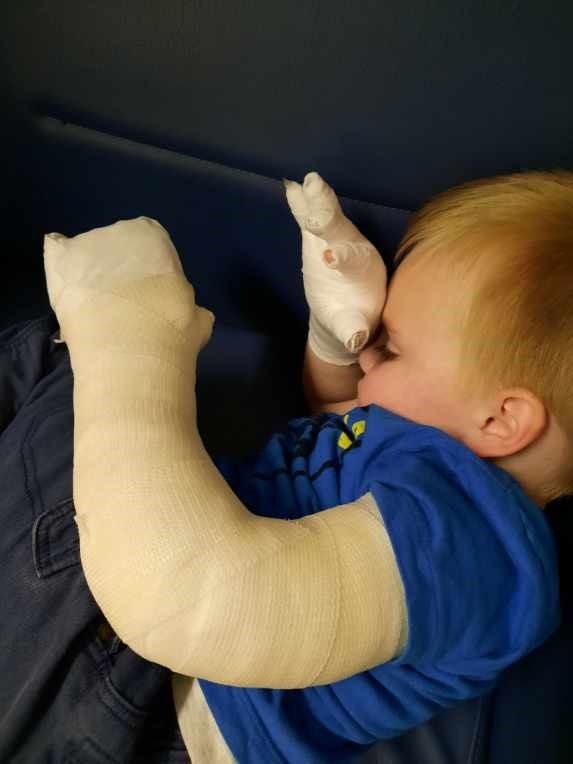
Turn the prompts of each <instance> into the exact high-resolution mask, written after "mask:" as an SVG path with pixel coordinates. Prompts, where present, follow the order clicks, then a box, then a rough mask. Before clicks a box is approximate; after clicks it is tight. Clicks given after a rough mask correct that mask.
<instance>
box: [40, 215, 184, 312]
mask: <svg viewBox="0 0 573 764" xmlns="http://www.w3.org/2000/svg"><path fill="white" fill-rule="evenodd" d="M44 268H45V272H46V284H47V289H48V296H49V299H50V304H51V305H52V308H53V309H54V311H55V312H56V314H57V313H58V308H59V307H61V303H62V298H63V295H64V292H65V291H66V290H67V287H69V286H72V285H73V287H74V288H75V302H76V304H75V305H74V306H73V307H75V308H77V307H79V304H80V303H81V301H82V299H81V294H82V292H83V293H84V294H86V293H87V292H89V291H90V290H91V291H93V290H98V291H100V292H105V291H106V290H110V289H111V288H112V287H114V286H116V285H120V284H123V283H126V282H128V281H133V280H136V279H140V278H145V277H147V276H153V275H159V274H164V273H179V274H183V267H182V265H181V261H180V259H179V255H178V253H177V250H176V249H175V246H174V245H173V242H172V241H171V238H170V236H169V234H168V233H167V231H166V230H165V228H163V226H162V225H161V224H160V223H159V222H158V221H156V220H153V219H152V218H148V217H144V216H141V217H138V218H134V219H132V220H119V221H117V222H116V223H113V224H112V225H108V226H104V227H101V228H93V229H92V230H90V231H87V232H85V233H81V234H78V235H77V236H73V237H70V238H68V237H67V236H64V235H63V234H60V233H50V234H47V235H46V236H45V237H44ZM67 291H69V290H67Z"/></svg>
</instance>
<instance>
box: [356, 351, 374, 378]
mask: <svg viewBox="0 0 573 764" xmlns="http://www.w3.org/2000/svg"><path fill="white" fill-rule="evenodd" d="M358 365H359V366H360V368H361V369H362V371H363V372H364V373H365V374H367V373H368V372H369V371H370V369H371V368H372V367H373V366H375V365H376V349H375V348H374V347H372V346H370V347H367V348H364V350H362V351H361V352H360V353H359V354H358Z"/></svg>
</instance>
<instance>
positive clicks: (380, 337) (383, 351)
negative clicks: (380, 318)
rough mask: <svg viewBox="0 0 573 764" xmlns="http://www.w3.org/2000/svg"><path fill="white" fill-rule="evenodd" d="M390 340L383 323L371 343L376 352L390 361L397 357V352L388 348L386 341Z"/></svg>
mask: <svg viewBox="0 0 573 764" xmlns="http://www.w3.org/2000/svg"><path fill="white" fill-rule="evenodd" d="M389 341H390V339H389V337H388V332H387V331H386V328H385V327H384V325H381V327H380V329H379V332H378V334H377V336H376V338H375V340H374V342H373V343H372V345H373V348H374V349H375V350H376V352H377V353H379V354H380V355H381V356H382V357H383V358H384V360H385V361H391V360H393V359H394V358H398V357H399V356H398V354H397V353H394V352H393V351H392V350H389V349H388V347H387V346H388V342H389Z"/></svg>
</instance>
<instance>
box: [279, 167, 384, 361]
mask: <svg viewBox="0 0 573 764" xmlns="http://www.w3.org/2000/svg"><path fill="white" fill-rule="evenodd" d="M284 184H285V187H286V197H287V202H288V204H289V207H290V209H291V212H292V213H293V215H294V217H295V219H296V221H297V223H298V224H299V226H300V229H301V233H302V264H303V265H302V272H303V282H304V291H305V295H306V299H307V302H308V306H309V308H310V319H309V334H308V343H309V345H310V348H311V350H312V351H313V352H314V354H315V355H316V356H318V357H319V358H320V359H322V360H323V361H326V362H328V363H332V364H335V365H338V366H347V365H350V364H352V363H356V362H357V360H358V353H359V352H360V350H362V348H363V347H364V346H365V345H366V344H367V342H368V340H369V338H370V337H371V336H372V335H373V334H374V331H375V330H376V328H377V326H378V324H379V321H380V315H381V313H382V308H383V306H384V302H385V300H386V281H387V273H386V266H385V264H384V261H383V259H382V257H381V256H380V253H379V252H378V250H377V249H376V247H374V245H373V244H371V243H370V242H369V241H368V240H367V239H366V238H365V237H364V236H363V235H362V234H361V233H360V231H359V230H358V229H357V228H356V226H355V225H354V224H353V223H352V222H351V221H350V220H349V219H348V218H347V217H346V216H345V215H344V213H343V212H342V209H341V207H340V203H339V201H338V199H337V198H336V194H335V193H334V191H333V190H332V188H330V186H329V185H328V184H327V183H325V182H324V180H323V179H322V178H321V177H320V175H318V173H316V172H310V173H308V174H307V175H306V176H305V178H304V182H303V184H302V185H301V184H300V183H296V182H295V181H290V180H285V181H284Z"/></svg>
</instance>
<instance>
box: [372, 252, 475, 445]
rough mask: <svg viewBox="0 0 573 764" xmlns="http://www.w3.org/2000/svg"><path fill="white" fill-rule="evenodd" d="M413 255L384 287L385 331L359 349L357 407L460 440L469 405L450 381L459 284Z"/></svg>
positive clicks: (453, 370)
mask: <svg viewBox="0 0 573 764" xmlns="http://www.w3.org/2000/svg"><path fill="white" fill-rule="evenodd" d="M414 255H415V252H411V253H410V254H409V255H408V257H407V258H406V259H405V260H404V261H403V262H402V263H401V265H400V266H399V267H398V268H397V269H396V271H395V273H394V275H393V277H392V279H391V280H390V283H389V285H388V294H387V297H386V303H385V305H384V310H383V312H382V321H383V323H384V324H385V325H386V326H387V327H388V333H386V330H385V329H384V328H382V330H381V332H380V334H379V335H378V337H377V338H376V339H375V340H374V341H373V343H372V344H371V345H370V346H368V347H367V348H365V349H364V350H363V351H362V352H361V353H360V356H359V363H360V367H361V369H362V371H363V372H364V377H363V378H362V379H361V380H360V382H359V383H358V405H360V406H367V405H368V404H371V403H374V404H377V405H379V406H382V407H383V408H386V409H389V410H390V411H393V412H394V413H396V414H399V415H400V416H403V417H406V418H407V419H411V420H413V421H415V422H418V423H420V424H427V425H431V426H433V427H438V428H439V429H441V430H443V431H445V432H447V433H449V434H450V435H452V436H453V437H456V438H457V439H458V440H462V439H463V438H462V436H463V431H464V425H465V424H468V422H467V421H466V419H467V417H468V412H469V409H468V403H467V401H465V400H464V399H462V397H461V395H460V392H459V391H458V390H457V389H456V385H455V380H456V360H457V354H458V349H457V338H456V334H455V331H456V320H455V317H456V315H458V316H459V297H460V288H459V287H458V288H457V289H456V286H455V285H454V284H452V282H451V281H448V279H447V277H445V276H444V275H443V274H442V272H441V271H439V270H437V269H436V266H432V265H431V264H424V263H423V262H417V261H416V259H415V257H414ZM394 330H395V331H394ZM458 331H459V328H458ZM384 346H386V349H387V351H390V352H386V350H385V348H384ZM392 353H395V354H396V356H397V357H396V358H393V357H392V355H391V354H392Z"/></svg>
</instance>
